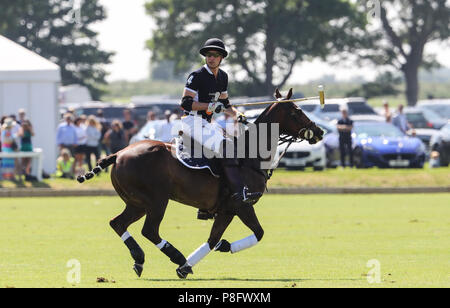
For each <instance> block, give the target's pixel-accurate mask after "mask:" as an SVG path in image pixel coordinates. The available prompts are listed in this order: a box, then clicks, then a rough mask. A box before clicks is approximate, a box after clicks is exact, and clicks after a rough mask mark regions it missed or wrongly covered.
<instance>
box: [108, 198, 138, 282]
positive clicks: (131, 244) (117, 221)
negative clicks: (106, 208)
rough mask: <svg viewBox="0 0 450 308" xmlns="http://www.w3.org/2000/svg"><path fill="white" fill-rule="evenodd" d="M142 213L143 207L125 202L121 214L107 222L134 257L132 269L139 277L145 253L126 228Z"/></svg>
mask: <svg viewBox="0 0 450 308" xmlns="http://www.w3.org/2000/svg"><path fill="white" fill-rule="evenodd" d="M144 215H145V211H144V210H143V209H140V208H137V207H134V206H131V205H128V204H127V206H126V207H125V210H124V211H123V212H122V214H120V215H119V216H117V217H115V218H113V219H111V221H110V222H109V224H110V226H111V227H112V228H113V229H114V231H116V233H117V234H118V235H119V236H120V237H121V238H122V240H123V242H124V243H125V245H126V246H127V247H128V249H129V250H130V253H131V256H132V257H133V259H134V266H133V269H134V271H135V272H136V274H137V275H138V276H139V277H141V274H142V270H143V269H144V262H145V254H144V251H143V250H142V248H141V247H140V246H139V244H138V243H137V242H136V241H135V240H134V238H133V237H132V236H131V235H130V234H129V233H128V231H127V229H128V227H129V226H130V225H131V224H132V223H134V222H136V221H138V220H139V219H140V218H141V217H142V216H144Z"/></svg>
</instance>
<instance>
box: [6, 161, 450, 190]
mask: <svg viewBox="0 0 450 308" xmlns="http://www.w3.org/2000/svg"><path fill="white" fill-rule="evenodd" d="M268 186H269V188H270V187H447V186H450V167H444V168H434V169H430V168H428V166H426V167H425V168H423V169H378V168H371V169H349V168H346V169H341V168H337V169H327V170H325V171H320V172H319V171H313V170H312V168H307V169H306V171H287V170H284V169H277V170H275V172H274V173H273V177H272V178H271V179H270V181H269V183H268ZM28 187H36V188H53V189H113V187H112V185H111V179H110V176H109V174H105V173H102V174H101V176H99V177H96V178H95V179H93V180H92V181H89V182H88V183H85V184H78V183H77V182H76V181H75V180H68V179H55V178H51V179H46V180H44V181H43V182H41V183H32V182H24V181H21V182H11V181H0V189H1V188H28Z"/></svg>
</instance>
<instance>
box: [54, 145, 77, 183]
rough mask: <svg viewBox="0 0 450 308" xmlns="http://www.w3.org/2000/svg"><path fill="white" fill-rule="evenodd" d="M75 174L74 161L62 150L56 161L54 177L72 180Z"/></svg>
mask: <svg viewBox="0 0 450 308" xmlns="http://www.w3.org/2000/svg"><path fill="white" fill-rule="evenodd" d="M74 174H75V159H74V158H73V157H72V156H71V155H70V151H69V150H68V149H62V150H61V155H60V156H59V157H58V160H57V161H56V176H57V177H59V178H67V179H73V178H74Z"/></svg>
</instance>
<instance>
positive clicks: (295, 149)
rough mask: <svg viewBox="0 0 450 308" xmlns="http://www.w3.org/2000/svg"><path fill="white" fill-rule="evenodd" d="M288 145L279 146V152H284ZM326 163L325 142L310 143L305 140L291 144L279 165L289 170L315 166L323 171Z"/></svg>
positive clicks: (315, 168)
mask: <svg viewBox="0 0 450 308" xmlns="http://www.w3.org/2000/svg"><path fill="white" fill-rule="evenodd" d="M286 146H287V144H284V145H282V146H280V147H278V151H279V153H282V152H283V151H284V149H285V148H286ZM326 163H327V158H326V150H325V145H324V143H323V142H318V143H316V144H309V143H308V142H306V141H303V142H300V143H293V144H291V146H290V147H289V149H288V150H287V152H286V154H285V155H284V156H283V158H282V159H281V160H280V163H279V165H278V166H279V167H285V168H286V169H288V170H304V169H305V168H306V167H313V169H314V170H315V171H321V170H324V169H325V167H326Z"/></svg>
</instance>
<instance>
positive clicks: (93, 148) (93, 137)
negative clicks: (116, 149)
mask: <svg viewBox="0 0 450 308" xmlns="http://www.w3.org/2000/svg"><path fill="white" fill-rule="evenodd" d="M87 123H88V125H87V126H86V136H87V139H86V163H87V164H88V168H89V170H92V164H91V155H92V154H94V155H95V161H98V160H99V159H100V151H99V147H98V146H99V142H100V137H101V125H100V123H99V122H98V121H97V118H96V117H95V116H94V115H90V116H89V117H88V119H87Z"/></svg>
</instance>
